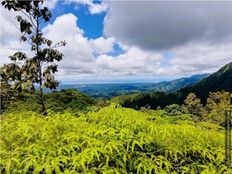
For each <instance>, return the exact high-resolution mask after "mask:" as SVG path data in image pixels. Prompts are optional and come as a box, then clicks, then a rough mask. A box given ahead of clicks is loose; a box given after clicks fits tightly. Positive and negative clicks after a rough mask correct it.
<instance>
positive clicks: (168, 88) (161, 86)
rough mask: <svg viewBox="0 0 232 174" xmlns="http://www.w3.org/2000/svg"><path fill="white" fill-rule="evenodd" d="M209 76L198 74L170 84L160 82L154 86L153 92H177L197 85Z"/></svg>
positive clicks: (169, 82)
mask: <svg viewBox="0 0 232 174" xmlns="http://www.w3.org/2000/svg"><path fill="white" fill-rule="evenodd" d="M208 76H209V74H198V75H193V76H191V77H184V78H180V79H176V80H172V81H168V82H160V83H156V84H154V85H152V87H151V88H152V90H153V91H156V92H175V91H177V90H179V89H181V88H184V87H186V86H190V85H193V84H196V83H197V82H199V81H200V80H202V79H204V78H206V77H208Z"/></svg>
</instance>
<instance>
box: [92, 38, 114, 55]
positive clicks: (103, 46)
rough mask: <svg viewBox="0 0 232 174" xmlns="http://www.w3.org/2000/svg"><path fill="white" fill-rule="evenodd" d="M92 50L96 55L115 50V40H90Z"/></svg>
mask: <svg viewBox="0 0 232 174" xmlns="http://www.w3.org/2000/svg"><path fill="white" fill-rule="evenodd" d="M89 43H90V45H91V47H92V49H93V50H94V52H95V53H96V54H103V53H108V52H110V51H111V50H113V47H114V43H115V40H114V38H112V37H111V38H106V39H105V38H103V37H99V38H97V39H90V41H89Z"/></svg>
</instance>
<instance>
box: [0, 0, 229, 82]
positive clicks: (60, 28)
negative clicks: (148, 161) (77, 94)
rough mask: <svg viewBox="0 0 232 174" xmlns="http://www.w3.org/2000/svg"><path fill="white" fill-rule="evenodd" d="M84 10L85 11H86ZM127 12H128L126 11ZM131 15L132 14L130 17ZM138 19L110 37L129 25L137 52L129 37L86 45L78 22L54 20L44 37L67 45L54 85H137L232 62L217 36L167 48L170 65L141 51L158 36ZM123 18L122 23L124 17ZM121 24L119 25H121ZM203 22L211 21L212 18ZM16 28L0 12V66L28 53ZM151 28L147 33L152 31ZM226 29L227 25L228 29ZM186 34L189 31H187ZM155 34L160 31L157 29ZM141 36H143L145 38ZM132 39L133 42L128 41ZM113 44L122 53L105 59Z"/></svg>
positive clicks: (159, 56)
mask: <svg viewBox="0 0 232 174" xmlns="http://www.w3.org/2000/svg"><path fill="white" fill-rule="evenodd" d="M72 1H73V0H72ZM78 1H79V0H78ZM82 3H85V4H87V5H88V3H93V2H92V1H89V0H86V1H83V2H82ZM140 3H141V2H140ZM88 6H89V8H90V5H88ZM141 6H143V5H141ZM132 7H133V5H132ZM132 7H130V10H131V8H132ZM1 8H2V7H1ZM127 9H129V8H127ZM135 9H136V8H135ZM135 9H133V10H132V11H135ZM128 11H129V10H128ZM138 11H139V10H137V13H138ZM112 12H113V11H112V10H110V11H109V12H108V13H107V18H106V25H108V24H107V22H109V21H107V20H109V19H110V17H109V16H110V15H119V14H118V13H117V14H111V13H112ZM139 14H140V15H141V17H138V18H137V19H136V20H135V19H133V20H132V21H129V24H127V23H126V21H125V20H124V19H122V18H118V19H117V20H118V21H116V24H117V25H116V24H115V25H114V27H115V31H116V30H118V31H119V32H120V31H121V29H120V27H126V26H128V27H129V25H132V26H133V28H130V27H129V28H128V33H129V34H130V33H131V34H133V32H134V31H137V30H138V34H139V35H141V38H144V40H143V42H144V44H145V45H144V46H140V45H139V44H137V43H136V42H134V41H133V39H132V40H130V38H128V37H125V39H127V38H128V40H129V42H127V41H124V40H123V41H121V39H119V40H118V38H119V37H117V35H114V34H112V35H104V36H102V37H99V38H97V39H88V38H87V37H86V36H85V35H84V31H83V30H82V29H81V28H79V27H78V26H77V20H78V17H77V16H75V15H74V14H71V13H69V14H63V15H62V16H59V17H57V18H56V19H55V21H54V22H53V23H52V24H49V25H47V26H46V27H45V28H44V29H43V31H44V32H45V33H46V36H47V37H48V38H50V39H51V40H53V41H54V42H59V41H62V40H66V42H67V43H68V44H67V45H66V46H65V47H61V48H59V50H60V51H61V52H62V53H63V54H64V58H63V60H62V61H61V62H60V63H59V72H58V74H59V79H61V80H66V81H67V79H72V80H73V81H74V80H75V79H76V78H77V79H79V78H80V79H83V80H86V79H89V80H91V79H95V80H96V79H98V80H100V79H110V78H111V77H112V79H117V80H118V79H119V78H121V79H141V80H142V77H143V78H155V77H164V76H166V77H172V76H182V75H192V74H198V73H205V72H213V71H216V70H217V69H218V68H220V67H221V66H223V65H224V64H226V63H228V62H229V61H232V51H231V50H232V49H231V48H232V42H231V40H230V39H228V40H227V41H225V39H223V40H220V39H216V38H217V37H218V36H215V37H214V39H209V38H208V40H207V37H208V36H210V34H209V35H208V36H207V37H204V39H200V40H195V39H194V38H195V37H193V36H191V37H192V38H189V40H188V41H186V43H183V44H180V43H179V42H178V43H177V44H173V43H172V42H171V44H172V46H171V48H169V49H168V48H167V47H166V51H170V52H172V53H173V57H171V58H170V59H169V60H167V59H165V56H164V54H163V52H162V51H160V50H156V49H153V48H152V49H148V48H149V47H146V44H148V45H149V44H150V43H147V42H150V41H152V42H153V40H155V39H156V38H157V37H156V36H157V33H154V34H151V33H149V31H147V30H146V25H143V24H144V21H143V19H147V20H148V21H149V15H148V16H146V15H147V14H146V13H145V12H143V11H139ZM120 15H121V14H120ZM124 17H125V18H127V16H124ZM119 19H120V20H119ZM121 20H122V21H124V23H122V21H121ZM208 20H209V21H211V18H209V19H208ZM212 20H213V21H212V22H211V23H212V24H215V23H214V19H212ZM150 21H152V19H150ZM123 25H125V26H123ZM137 25H141V26H142V27H144V28H142V29H141V28H137V27H136V26H137ZM16 26H17V24H16V21H15V16H14V15H12V13H9V12H8V11H7V10H1V50H0V58H1V62H0V64H1V65H2V64H3V63H7V61H8V59H7V57H8V56H9V55H10V54H12V53H13V52H14V51H15V50H19V49H23V50H26V49H28V47H26V46H23V47H22V44H20V43H19V40H18V37H19V34H20V33H19V31H18V29H17V28H16ZM150 26H151V27H152V25H150ZM213 26H214V25H213ZM229 26H230V25H229V24H228V27H229ZM106 27H107V26H106ZM177 28H178V27H177ZM139 29H141V30H139ZM189 29H191V27H190V28H189ZM151 30H152V29H151ZM160 30H162V28H161V29H160ZM163 30H164V31H167V32H173V31H174V30H173V28H172V27H171V26H168V27H167V28H164V29H163ZM169 30H170V31H169ZM172 30H173V31H172ZM155 31H156V30H155ZM177 31H178V32H190V31H188V30H184V29H181V30H180V31H179V30H177V29H176V28H175V32H177ZM205 31H206V30H205ZM207 31H211V32H215V31H216V30H215V31H214V30H213V29H212V30H207ZM221 31H226V29H224V25H221ZM152 32H154V31H152ZM178 32H177V33H178ZM158 33H159V31H158ZM226 33H227V34H226ZM229 33H230V32H229V31H227V32H224V34H226V35H228V36H229V35H230V34H229ZM116 34H117V33H116ZM144 34H145V35H147V36H144ZM219 34H220V33H219ZM183 35H185V33H183ZM190 35H191V32H190ZM143 36H144V37H143ZM148 36H149V37H148ZM133 37H137V36H136V35H133ZM139 37H140V36H139ZM159 37H160V38H163V39H164V41H163V42H165V43H166V42H167V43H168V39H167V37H166V35H165V34H163V35H161V36H159ZM159 37H158V38H159ZM176 37H177V36H176ZM148 38H149V39H148ZM228 38H229V37H228ZM215 39H216V40H215ZM213 40H214V42H213ZM115 43H117V44H119V45H120V47H121V48H122V49H123V53H121V54H119V55H117V56H110V54H108V53H111V52H113V49H114V44H115ZM145 47H146V48H145ZM161 50H162V49H161Z"/></svg>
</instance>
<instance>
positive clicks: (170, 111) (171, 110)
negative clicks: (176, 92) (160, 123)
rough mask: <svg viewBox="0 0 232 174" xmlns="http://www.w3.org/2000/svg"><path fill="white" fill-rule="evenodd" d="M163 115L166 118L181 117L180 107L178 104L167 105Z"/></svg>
mask: <svg viewBox="0 0 232 174" xmlns="http://www.w3.org/2000/svg"><path fill="white" fill-rule="evenodd" d="M164 111H165V114H166V115H168V116H177V115H181V114H182V112H181V106H180V105H178V104H172V105H168V106H166V107H165V108H164Z"/></svg>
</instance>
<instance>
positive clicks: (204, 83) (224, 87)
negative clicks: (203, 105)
mask: <svg viewBox="0 0 232 174" xmlns="http://www.w3.org/2000/svg"><path fill="white" fill-rule="evenodd" d="M215 91H228V92H232V62H231V63H228V64H227V65H225V66H223V67H222V68H220V69H219V70H218V71H217V72H215V73H213V74H211V75H210V76H209V77H207V78H205V79H203V80H201V81H199V82H198V83H196V84H194V85H193V86H188V87H185V88H183V89H180V90H179V91H178V92H179V93H180V94H182V96H183V97H185V96H186V95H187V94H189V93H190V92H193V93H195V94H196V95H197V96H198V97H199V98H201V99H202V100H203V101H206V98H207V96H208V94H209V92H215Z"/></svg>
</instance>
